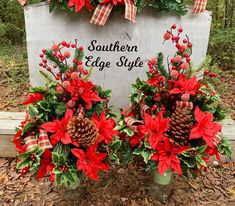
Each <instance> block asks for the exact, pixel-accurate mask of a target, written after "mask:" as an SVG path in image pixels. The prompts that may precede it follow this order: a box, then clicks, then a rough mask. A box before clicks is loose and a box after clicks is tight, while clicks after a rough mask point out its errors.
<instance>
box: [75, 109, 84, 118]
mask: <svg viewBox="0 0 235 206" xmlns="http://www.w3.org/2000/svg"><path fill="white" fill-rule="evenodd" d="M76 115H77V116H78V117H81V118H83V117H84V115H85V109H84V107H80V108H78V110H77V112H76Z"/></svg>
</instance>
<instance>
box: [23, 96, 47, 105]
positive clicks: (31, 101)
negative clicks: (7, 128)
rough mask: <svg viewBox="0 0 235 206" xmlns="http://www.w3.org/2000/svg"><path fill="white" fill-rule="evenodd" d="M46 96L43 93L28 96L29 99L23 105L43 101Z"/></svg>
mask: <svg viewBox="0 0 235 206" xmlns="http://www.w3.org/2000/svg"><path fill="white" fill-rule="evenodd" d="M43 98H44V95H43V94H42V93H33V94H29V95H28V99H27V100H26V101H25V102H23V104H25V105H26V104H31V103H35V102H38V101H41V100H43Z"/></svg>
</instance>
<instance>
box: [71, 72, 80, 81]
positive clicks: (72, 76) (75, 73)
mask: <svg viewBox="0 0 235 206" xmlns="http://www.w3.org/2000/svg"><path fill="white" fill-rule="evenodd" d="M78 78H79V75H78V73H77V72H73V73H72V74H71V79H73V80H76V79H78Z"/></svg>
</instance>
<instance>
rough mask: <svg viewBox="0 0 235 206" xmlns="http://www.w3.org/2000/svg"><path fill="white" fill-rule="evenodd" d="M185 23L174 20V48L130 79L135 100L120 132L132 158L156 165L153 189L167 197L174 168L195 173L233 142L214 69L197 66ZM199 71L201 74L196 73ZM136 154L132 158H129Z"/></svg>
mask: <svg viewBox="0 0 235 206" xmlns="http://www.w3.org/2000/svg"><path fill="white" fill-rule="evenodd" d="M182 33H183V28H182V27H178V28H177V26H176V25H172V27H171V28H170V30H168V31H167V32H166V33H165V34H164V41H165V43H167V41H172V43H173V44H174V45H175V48H176V53H175V55H174V56H173V57H172V58H169V57H168V58H167V60H166V62H167V64H166V66H165V65H164V57H163V54H162V53H159V54H158V55H157V57H155V58H152V59H151V60H149V61H148V67H149V70H148V72H147V80H142V79H139V78H138V79H137V80H136V81H135V82H134V83H133V84H132V92H131V95H130V100H131V104H130V106H129V107H128V108H127V109H124V110H122V111H121V115H120V119H119V121H118V125H117V127H116V129H118V130H119V131H120V136H121V137H122V139H123V144H124V145H125V147H126V148H129V150H127V149H125V151H123V153H124V154H125V153H126V151H131V152H129V160H131V159H133V156H138V157H141V159H140V161H143V162H144V163H145V165H146V168H148V169H153V173H154V175H153V177H154V178H153V179H154V181H153V182H154V183H156V184H154V185H153V186H152V187H151V189H150V190H151V193H152V194H154V195H156V196H158V197H159V198H160V199H161V200H162V201H163V202H165V201H166V200H167V197H168V196H169V194H170V189H169V188H170V186H169V184H170V182H171V179H172V172H174V173H177V174H180V175H188V174H191V175H192V176H193V177H196V176H197V175H198V174H199V173H200V171H202V170H203V169H205V168H206V167H207V165H208V162H209V159H210V157H212V156H216V158H217V159H218V160H219V159H220V154H222V155H227V156H229V157H231V145H230V143H229V142H228V140H227V139H226V137H224V136H223V134H222V132H221V130H222V126H221V125H220V124H219V123H218V121H220V120H222V119H223V118H224V117H225V113H224V111H223V109H222V107H221V104H220V97H219V95H218V94H217V93H216V91H215V89H214V87H213V83H214V82H215V81H216V77H217V75H216V73H214V72H213V71H209V70H205V71H204V72H202V71H201V69H200V68H199V69H193V67H192V64H191V59H190V58H191V55H192V52H193V50H192V47H193V45H192V42H191V41H190V38H189V36H188V35H185V36H184V37H182ZM196 75H197V76H196ZM131 156H132V157H131Z"/></svg>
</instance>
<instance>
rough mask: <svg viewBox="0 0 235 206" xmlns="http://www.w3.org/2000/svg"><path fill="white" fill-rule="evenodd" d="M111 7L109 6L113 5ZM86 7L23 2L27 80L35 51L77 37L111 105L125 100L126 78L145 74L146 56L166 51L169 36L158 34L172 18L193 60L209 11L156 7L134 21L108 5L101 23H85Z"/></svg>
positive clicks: (200, 54)
mask: <svg viewBox="0 0 235 206" xmlns="http://www.w3.org/2000/svg"><path fill="white" fill-rule="evenodd" d="M114 10H115V9H114ZM91 16H92V13H89V12H88V11H86V10H84V11H82V12H80V13H78V14H73V15H68V14H67V13H66V12H54V13H49V8H48V5H47V4H46V3H39V4H34V5H31V6H27V7H25V22H26V33H27V49H28V59H29V69H30V81H31V83H32V84H33V85H38V84H42V80H41V77H40V74H39V66H38V63H39V61H40V58H39V53H40V52H41V49H42V48H48V47H49V46H51V44H52V41H54V42H60V41H62V40H65V41H73V40H74V39H78V40H79V42H80V44H81V46H83V47H84V51H85V58H84V63H85V64H86V65H87V66H93V67H94V72H93V76H92V78H91V80H93V81H94V83H96V84H99V85H101V86H103V87H104V88H105V89H111V90H112V99H111V103H112V104H113V105H114V106H115V107H116V108H120V107H125V106H127V105H128V104H129V99H128V96H129V94H130V88H131V83H132V82H133V81H134V80H135V79H136V78H137V77H140V78H143V79H146V75H145V73H146V71H147V69H148V68H147V65H146V62H147V61H146V60H147V59H150V58H152V57H154V56H155V55H156V54H157V53H158V52H163V53H164V54H165V57H167V56H168V55H170V56H172V55H173V54H174V53H175V51H176V50H175V48H174V46H173V44H171V43H170V42H166V43H165V44H163V34H164V33H165V31H166V30H167V29H169V28H170V27H171V25H173V24H175V23H176V24H178V25H181V26H182V27H183V28H184V31H185V33H187V34H188V35H189V37H190V40H191V42H192V43H193V54H192V56H191V59H192V62H193V64H194V66H197V65H199V64H200V63H201V62H202V60H203V58H204V57H205V55H206V51H207V45H208V39H209V32H210V24H211V13H210V12H208V11H206V12H205V13H202V14H192V13H191V10H190V9H189V12H188V14H187V15H186V16H184V17H179V16H174V15H169V14H165V13H157V12H156V11H154V10H150V9H145V10H143V12H141V13H139V14H138V15H137V21H136V23H132V22H130V21H128V20H126V19H125V18H124V14H123V13H122V11H114V12H113V13H112V15H111V16H110V18H109V19H108V21H107V23H106V25H105V26H104V27H102V26H97V25H93V24H90V23H89V20H90V18H91Z"/></svg>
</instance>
